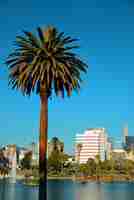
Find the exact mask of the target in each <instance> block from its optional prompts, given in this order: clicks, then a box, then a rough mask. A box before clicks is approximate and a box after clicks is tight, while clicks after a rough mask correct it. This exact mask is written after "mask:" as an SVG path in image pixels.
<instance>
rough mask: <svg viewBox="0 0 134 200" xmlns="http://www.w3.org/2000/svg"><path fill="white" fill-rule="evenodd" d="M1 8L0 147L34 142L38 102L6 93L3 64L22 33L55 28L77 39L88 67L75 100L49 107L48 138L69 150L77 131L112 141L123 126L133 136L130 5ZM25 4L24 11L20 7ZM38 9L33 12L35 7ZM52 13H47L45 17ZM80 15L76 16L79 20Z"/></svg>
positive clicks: (57, 101) (133, 17)
mask: <svg viewBox="0 0 134 200" xmlns="http://www.w3.org/2000/svg"><path fill="white" fill-rule="evenodd" d="M40 2H41V3H40V4H38V2H37V3H36V2H33V3H32V4H33V5H32V7H31V2H27V1H26V0H24V1H23V3H22V2H18V1H16V0H14V1H11V0H8V1H7V2H5V3H1V4H0V22H1V39H0V42H1V50H0V52H1V60H0V65H1V66H2V67H1V70H0V79H1V81H0V83H1V87H0V92H1V100H0V110H1V112H0V120H1V126H0V137H1V142H2V143H3V144H5V143H14V142H15V143H18V144H20V145H21V144H26V143H27V141H31V140H33V139H34V140H35V141H37V140H38V120H39V98H38V96H36V95H33V96H32V97H31V98H30V99H29V98H27V97H23V96H22V94H21V93H20V92H19V91H18V92H16V91H12V90H10V89H9V88H8V83H7V71H6V70H5V66H4V64H3V63H4V60H5V57H6V56H7V55H8V53H9V51H10V48H11V46H12V45H11V44H12V43H13V41H14V40H15V37H16V35H17V34H18V33H20V31H21V30H23V29H26V30H30V31H33V30H34V29H35V28H36V27H37V26H39V25H41V26H42V27H44V26H45V25H47V24H55V25H56V26H57V27H58V29H59V30H61V31H65V32H66V33H68V34H70V35H72V36H73V37H76V38H79V41H80V46H81V47H80V50H79V51H78V54H79V55H80V56H81V57H84V59H85V61H87V63H88V64H89V71H88V74H87V76H85V77H84V83H83V85H82V90H81V93H80V95H76V94H74V95H73V96H72V97H71V98H70V99H67V98H66V99H65V100H64V101H63V100H62V99H59V98H58V99H56V98H54V99H53V100H50V102H49V138H51V137H53V136H55V135H56V136H57V137H59V138H61V139H62V140H64V141H66V150H67V151H68V152H69V151H70V149H72V147H73V142H72V140H73V137H74V135H75V134H76V132H82V131H83V130H85V129H86V128H87V127H105V128H106V129H107V130H108V133H109V134H110V135H112V136H121V135H122V129H123V127H124V124H126V123H128V126H129V134H130V135H132V134H134V126H133V119H134V95H133V94H134V90H133V87H134V80H133V75H134V68H133V65H134V26H133V21H134V15H133V10H134V5H133V3H132V2H130V1H122V2H121V1H120V0H116V1H115V0H113V1H112V2H107V1H106V0H102V1H101V3H100V2H99V0H96V1H94V0H91V1H90V2H89V1H87V0H86V1H85V4H84V5H83V2H81V1H77V2H76V1H75V0H73V1H71V0H69V1H68V4H67V5H66V3H65V2H63V1H58V2H54V3H53V7H52V3H51V2H45V3H44V1H42V0H40ZM25 5H26V6H25ZM37 7H38V11H37V10H36V8H37ZM50 13H51V14H50ZM80 13H81V15H80Z"/></svg>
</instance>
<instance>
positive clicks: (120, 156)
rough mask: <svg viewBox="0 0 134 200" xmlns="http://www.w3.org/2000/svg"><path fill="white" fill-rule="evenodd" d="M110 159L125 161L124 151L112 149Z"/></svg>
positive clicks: (125, 154)
mask: <svg viewBox="0 0 134 200" xmlns="http://www.w3.org/2000/svg"><path fill="white" fill-rule="evenodd" d="M112 159H113V160H125V159H127V153H126V151H125V150H124V149H113V151H112Z"/></svg>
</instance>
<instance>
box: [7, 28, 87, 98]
mask: <svg viewBox="0 0 134 200" xmlns="http://www.w3.org/2000/svg"><path fill="white" fill-rule="evenodd" d="M23 33H24V35H23V36H17V37H16V41H15V49H14V50H13V52H12V53H11V54H10V55H9V56H8V58H7V60H6V64H7V66H8V69H9V85H11V87H12V88H13V89H20V90H21V91H22V93H23V94H24V95H30V94H31V92H33V91H34V90H36V92H37V93H39V92H40V91H41V90H42V89H43V91H45V92H46V94H47V96H48V97H49V96H50V95H52V91H54V92H55V93H56V95H62V96H63V97H64V93H65V92H66V93H67V95H68V96H70V95H71V93H72V91H73V90H76V91H78V90H79V88H80V82H81V72H86V71H87V65H86V64H85V63H84V62H83V61H81V60H80V58H79V57H78V56H77V55H76V54H75V53H73V52H72V50H73V49H74V48H77V47H78V46H77V45H73V43H74V42H76V41H77V39H72V38H71V37H70V36H65V34H64V32H58V30H57V29H56V28H55V27H52V26H49V27H47V28H46V29H44V30H43V29H41V28H40V27H39V28H37V33H38V36H36V35H34V34H33V33H31V32H27V31H23Z"/></svg>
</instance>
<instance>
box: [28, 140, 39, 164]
mask: <svg viewBox="0 0 134 200" xmlns="http://www.w3.org/2000/svg"><path fill="white" fill-rule="evenodd" d="M30 150H31V152H32V165H38V163H39V144H38V143H35V142H32V144H31V145H30Z"/></svg>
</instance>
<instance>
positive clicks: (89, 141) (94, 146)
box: [75, 128, 108, 163]
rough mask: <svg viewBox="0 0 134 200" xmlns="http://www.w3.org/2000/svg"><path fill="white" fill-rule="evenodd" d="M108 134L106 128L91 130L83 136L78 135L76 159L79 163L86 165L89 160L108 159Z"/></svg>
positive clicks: (76, 139)
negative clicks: (97, 157)
mask: <svg viewBox="0 0 134 200" xmlns="http://www.w3.org/2000/svg"><path fill="white" fill-rule="evenodd" d="M107 143H108V140H107V134H106V130H105V128H90V129H87V130H86V131H85V132H84V133H83V134H76V138H75V159H76V161H77V162H79V163H86V162H87V161H88V159H89V158H92V159H95V158H96V156H99V158H100V160H102V161H103V160H105V159H106V155H107V154H106V152H107Z"/></svg>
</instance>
